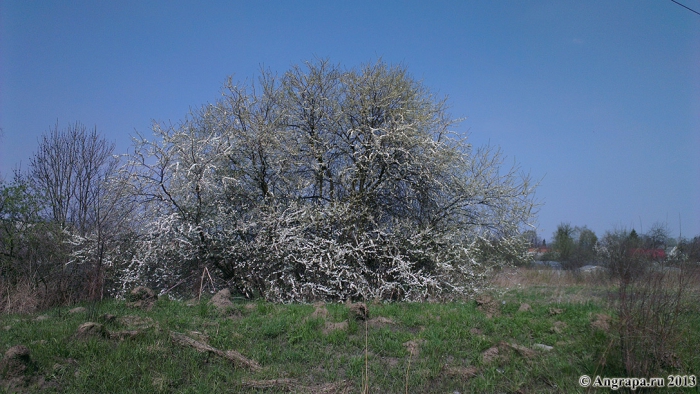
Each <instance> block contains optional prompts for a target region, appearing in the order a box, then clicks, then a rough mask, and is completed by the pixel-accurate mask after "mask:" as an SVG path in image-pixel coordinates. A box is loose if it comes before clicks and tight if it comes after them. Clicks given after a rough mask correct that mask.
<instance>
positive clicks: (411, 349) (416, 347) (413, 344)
mask: <svg viewBox="0 0 700 394" xmlns="http://www.w3.org/2000/svg"><path fill="white" fill-rule="evenodd" d="M424 343H425V339H414V340H411V341H408V342H404V343H403V346H404V347H405V348H406V350H408V353H410V354H411V357H416V356H418V354H420V346H421V345H422V344H424Z"/></svg>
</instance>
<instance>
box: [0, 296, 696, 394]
mask: <svg viewBox="0 0 700 394" xmlns="http://www.w3.org/2000/svg"><path fill="white" fill-rule="evenodd" d="M598 290H599V289H598ZM598 290H596V289H593V290H591V288H589V287H586V286H579V285H576V284H572V285H568V286H566V288H562V287H556V286H549V287H548V286H547V285H532V286H528V287H524V288H518V289H510V290H505V289H501V290H499V291H497V292H494V293H493V298H494V300H496V301H497V302H498V305H499V309H500V314H498V315H497V316H494V317H493V318H487V317H486V315H485V314H484V313H483V312H481V311H480V310H479V309H478V308H477V304H476V303H475V302H474V301H468V302H462V303H445V304H439V303H437V304H432V303H423V304H420V303H384V304H372V305H369V311H370V317H371V318H376V317H379V316H382V317H385V318H387V319H391V320H392V321H393V322H394V323H395V324H377V325H371V326H368V327H367V331H368V338H365V323H364V322H361V321H354V320H350V321H349V322H348V326H347V329H341V330H335V331H330V332H324V329H325V328H326V322H330V323H334V322H335V323H338V322H342V321H345V320H347V319H348V308H347V306H346V305H344V304H328V305H326V306H325V307H326V308H327V310H328V315H327V316H326V317H325V318H324V317H316V318H312V317H311V314H312V313H313V311H314V309H315V307H314V306H313V305H301V304H292V305H274V304H269V303H265V302H257V303H253V304H246V303H236V304H234V306H233V307H232V308H230V309H229V310H228V311H226V312H224V313H220V312H218V311H217V310H215V309H214V308H213V307H211V306H207V305H206V303H204V301H203V302H202V303H200V304H199V305H195V306H187V305H186V304H185V303H184V302H179V301H170V300H167V299H160V300H159V301H158V302H157V303H156V304H155V306H154V307H153V309H152V310H151V311H143V310H139V309H131V308H128V307H126V305H125V304H124V303H123V302H118V301H106V302H103V303H99V304H97V305H94V306H92V308H94V310H88V312H89V315H90V316H88V313H79V314H69V313H68V309H69V308H57V309H53V310H50V311H46V312H44V313H43V314H45V315H48V316H49V318H48V319H46V320H43V321H36V320H35V318H36V316H37V315H2V316H0V330H1V331H0V334H1V335H0V351H3V352H4V351H6V350H7V349H8V348H10V347H11V346H14V345H18V344H23V345H26V346H28V347H29V349H30V351H31V357H32V359H33V360H34V362H35V365H36V371H35V373H34V376H35V377H34V379H33V381H32V385H33V386H30V388H29V391H32V390H34V391H42V392H65V393H88V392H90V393H91V392H94V393H98V392H99V393H107V392H109V393H121V392H124V393H127V392H128V393H133V392H144V393H153V392H155V393H172V392H177V393H214V392H221V393H226V392H231V393H234V392H235V393H239V392H250V393H254V392H265V393H270V392H273V393H274V392H284V388H283V387H278V388H277V389H274V388H273V389H266V390H263V389H256V388H251V387H248V386H244V385H243V382H244V381H261V380H269V379H283V378H286V379H295V380H296V382H297V386H295V390H296V391H300V392H303V390H304V389H305V388H306V389H307V390H308V392H313V391H322V388H323V387H325V389H328V390H330V391H326V392H343V391H342V388H347V390H348V391H347V392H353V393H359V392H361V391H362V388H363V378H364V374H365V370H366V369H367V370H368V371H369V389H370V390H369V391H370V392H373V393H403V392H405V391H406V382H407V383H408V392H409V393H418V392H420V393H452V392H454V391H459V392H461V393H470V392H520V393H542V392H545V393H546V392H551V393H559V392H584V389H583V388H581V387H580V386H579V384H578V378H579V376H580V375H584V374H586V375H590V376H595V375H600V376H605V377H619V376H624V368H623V366H622V363H621V361H620V360H619V357H618V353H616V352H619V349H617V347H616V346H617V345H616V335H615V334H614V333H613V332H612V331H611V332H605V331H602V330H598V329H595V328H593V327H592V326H591V321H592V320H593V319H594V317H595V315H596V314H599V313H605V314H609V315H612V312H611V311H610V310H608V309H606V308H607V307H606V305H605V304H604V303H602V302H600V300H599V297H596V296H591V297H588V299H587V297H584V296H582V294H583V293H586V292H591V291H592V293H590V294H597V293H596V291H598ZM504 301H505V304H504V303H503V302H504ZM522 303H528V304H529V305H530V306H531V310H530V311H527V312H519V311H518V308H519V307H520V305H521V304H522ZM85 306H87V305H85ZM552 308H556V309H561V313H556V311H554V313H553V312H552V310H551V309H552ZM105 313H109V314H113V315H116V316H117V317H120V316H128V315H131V316H140V317H143V318H146V317H148V318H150V319H152V320H153V322H155V323H156V324H154V325H152V326H151V327H150V328H147V329H145V330H143V332H141V333H140V334H139V335H138V336H136V337H135V338H131V339H124V340H117V339H103V338H90V339H79V338H76V337H75V332H76V330H77V328H78V326H79V325H80V324H81V323H84V322H85V321H88V318H91V319H92V320H95V319H97V321H98V322H100V321H101V320H100V318H99V316H101V315H103V314H105ZM556 322H562V323H557V324H558V325H559V329H558V332H557V330H554V329H553V327H554V325H555V323H556ZM104 324H105V326H106V328H107V329H108V330H110V331H111V332H116V331H120V330H125V329H128V328H129V327H126V326H124V325H123V324H121V323H120V322H119V321H118V320H114V321H111V322H105V323H104ZM698 327H700V314H698V310H697V308H695V310H690V309H689V310H688V311H687V312H685V313H684V315H683V319H682V321H681V325H679V327H678V329H679V330H681V332H683V335H682V337H683V338H684V341H685V345H684V346H683V348H684V349H685V351H686V353H683V354H679V355H678V356H679V357H680V358H681V360H682V362H683V364H682V367H681V368H680V369H679V370H674V371H669V373H674V374H681V375H686V374H696V375H697V374H698V372H700V358H699V356H698V355H697V354H696V353H697V352H696V351H695V349H696V348H697V343H700V328H698ZM170 331H175V332H179V333H184V334H186V335H190V336H192V337H193V338H194V339H197V340H200V339H198V338H196V337H195V336H194V335H195V334H192V333H190V332H191V331H197V332H200V333H202V335H204V338H205V339H203V341H206V342H207V343H208V344H209V345H211V346H213V347H215V348H217V349H221V350H224V351H226V350H236V351H238V352H240V353H241V354H243V355H244V356H246V357H247V358H249V359H252V360H255V361H257V362H258V363H259V364H260V365H261V366H262V370H261V371H259V372H251V371H248V370H244V369H237V368H235V367H234V366H233V365H232V364H231V363H230V362H229V361H227V360H225V359H223V358H221V357H219V356H217V355H214V354H210V353H200V352H197V351H196V350H195V349H193V348H188V347H184V346H182V345H179V344H176V343H174V342H173V341H172V339H171V338H170ZM366 340H367V343H368V346H367V348H365V341H366ZM409 341H416V342H417V343H418V344H419V353H418V354H417V355H416V356H411V354H410V353H409V350H408V347H407V346H406V345H405V344H406V343H407V342H409ZM504 343H507V344H517V345H521V346H524V347H527V348H532V346H533V345H535V344H546V345H550V346H553V347H554V349H553V350H551V351H548V352H547V351H542V350H534V351H533V355H531V356H530V357H527V356H524V355H522V354H520V352H518V351H516V350H513V349H512V348H510V347H508V346H507V345H504ZM499 344H500V347H499V353H500V355H501V357H500V358H499V359H497V360H495V361H492V362H485V360H484V359H483V356H482V354H483V352H484V351H486V350H487V349H489V348H492V347H494V346H499ZM365 352H367V354H366V353H365ZM365 357H367V360H368V364H367V365H365ZM459 367H462V368H463V370H464V369H465V368H466V367H474V368H475V371H476V372H475V375H474V376H469V375H466V376H465V375H464V374H460V373H454V372H453V371H455V370H458V369H457V368H459ZM39 377H41V378H43V383H42V379H39ZM342 382H345V383H344V384H342ZM323 384H336V386H335V387H336V389H337V391H333V390H332V389H333V386H322V385H323ZM329 387H330V388H329ZM0 390H2V389H0ZM695 390H696V389H692V390H689V391H691V392H696V391H695Z"/></svg>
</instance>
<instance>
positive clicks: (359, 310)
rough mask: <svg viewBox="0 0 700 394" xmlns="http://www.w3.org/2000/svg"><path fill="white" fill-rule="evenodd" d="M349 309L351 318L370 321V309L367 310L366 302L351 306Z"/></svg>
mask: <svg viewBox="0 0 700 394" xmlns="http://www.w3.org/2000/svg"><path fill="white" fill-rule="evenodd" d="M348 309H349V310H350V317H351V318H353V319H355V320H367V319H369V309H368V308H367V304H365V303H364V302H356V303H354V304H349V305H348Z"/></svg>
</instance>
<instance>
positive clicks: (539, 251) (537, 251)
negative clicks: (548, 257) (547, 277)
mask: <svg viewBox="0 0 700 394" xmlns="http://www.w3.org/2000/svg"><path fill="white" fill-rule="evenodd" d="M547 252H549V248H548V247H546V246H538V247H536V248H529V249H528V250H527V253H529V254H530V255H532V256H534V257H535V258H537V257H540V256H542V255H543V254H545V253H547Z"/></svg>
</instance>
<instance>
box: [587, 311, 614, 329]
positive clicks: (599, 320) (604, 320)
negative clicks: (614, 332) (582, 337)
mask: <svg viewBox="0 0 700 394" xmlns="http://www.w3.org/2000/svg"><path fill="white" fill-rule="evenodd" d="M611 321H612V318H611V317H610V316H608V315H606V314H604V313H598V314H596V315H595V318H594V319H593V321H592V322H591V327H593V328H594V329H596V330H602V331H605V332H608V331H610V322H611Z"/></svg>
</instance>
